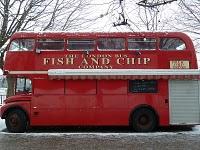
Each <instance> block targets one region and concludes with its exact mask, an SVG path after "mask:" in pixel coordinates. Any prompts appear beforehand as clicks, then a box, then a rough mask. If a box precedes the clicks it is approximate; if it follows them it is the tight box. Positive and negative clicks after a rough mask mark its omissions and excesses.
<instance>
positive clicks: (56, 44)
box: [36, 39, 65, 51]
mask: <svg viewBox="0 0 200 150" xmlns="http://www.w3.org/2000/svg"><path fill="white" fill-rule="evenodd" d="M37 42H38V44H37V48H36V50H41V51H45V50H47V51H48V50H64V43H65V41H64V39H39V40H38V41H37Z"/></svg>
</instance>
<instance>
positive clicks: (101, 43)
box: [97, 38, 125, 50]
mask: <svg viewBox="0 0 200 150" xmlns="http://www.w3.org/2000/svg"><path fill="white" fill-rule="evenodd" d="M97 47H98V50H124V49H125V39H124V38H100V39H98V42H97Z"/></svg>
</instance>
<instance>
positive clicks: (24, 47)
mask: <svg viewBox="0 0 200 150" xmlns="http://www.w3.org/2000/svg"><path fill="white" fill-rule="evenodd" d="M34 45H35V40H34V39H16V40H13V41H12V42H11V44H10V47H9V50H10V51H31V50H33V49H34Z"/></svg>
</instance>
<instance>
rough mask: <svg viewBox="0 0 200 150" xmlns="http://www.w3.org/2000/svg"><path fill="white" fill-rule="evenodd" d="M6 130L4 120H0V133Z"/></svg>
mask: <svg viewBox="0 0 200 150" xmlns="http://www.w3.org/2000/svg"><path fill="white" fill-rule="evenodd" d="M5 128H6V125H5V122H4V120H2V119H0V131H2V130H3V129H5Z"/></svg>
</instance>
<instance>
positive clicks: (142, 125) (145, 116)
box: [132, 108, 157, 132]
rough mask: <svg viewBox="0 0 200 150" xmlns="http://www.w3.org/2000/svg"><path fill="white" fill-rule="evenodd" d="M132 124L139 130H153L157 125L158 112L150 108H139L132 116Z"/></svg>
mask: <svg viewBox="0 0 200 150" xmlns="http://www.w3.org/2000/svg"><path fill="white" fill-rule="evenodd" d="M132 125H133V128H134V130H135V131H137V132H151V131H153V130H154V129H155V128H156V127H157V117H156V114H155V113H154V112H153V111H152V110H150V109H148V108H141V109H138V110H136V111H135V112H134V114H133V116H132Z"/></svg>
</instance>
